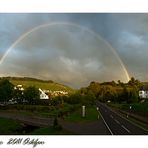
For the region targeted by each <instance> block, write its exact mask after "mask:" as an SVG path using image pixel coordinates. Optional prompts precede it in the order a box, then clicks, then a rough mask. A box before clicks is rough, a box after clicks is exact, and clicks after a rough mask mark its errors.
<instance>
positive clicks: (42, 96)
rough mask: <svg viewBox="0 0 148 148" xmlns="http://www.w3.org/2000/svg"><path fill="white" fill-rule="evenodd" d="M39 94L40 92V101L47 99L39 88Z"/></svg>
mask: <svg viewBox="0 0 148 148" xmlns="http://www.w3.org/2000/svg"><path fill="white" fill-rule="evenodd" d="M39 92H40V99H49V97H48V95H47V94H46V93H45V92H44V91H43V90H42V89H40V88H39Z"/></svg>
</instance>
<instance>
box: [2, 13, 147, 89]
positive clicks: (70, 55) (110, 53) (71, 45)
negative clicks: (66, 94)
mask: <svg viewBox="0 0 148 148" xmlns="http://www.w3.org/2000/svg"><path fill="white" fill-rule="evenodd" d="M45 24H46V25H45ZM147 47H148V14H142V13H140V14H136V13H134V14H128V13H123V14H122V13H121V14H118V13H65V14H64V13H55V14H54V13H35V14H31V13H0V76H27V77H35V78H41V79H46V80H53V81H55V82H58V83H63V84H65V85H69V86H71V87H73V88H80V87H83V86H87V85H89V83H90V82H91V81H99V82H103V81H112V80H115V81H117V80H121V81H123V82H127V81H128V79H129V77H132V76H134V77H135V78H136V79H139V80H140V81H148V75H147V73H148V69H147V66H148V64H147V63H148V58H147V57H148V49H147ZM8 49H9V52H8V53H7V51H8ZM6 53H7V54H6ZM127 72H128V75H129V76H127Z"/></svg>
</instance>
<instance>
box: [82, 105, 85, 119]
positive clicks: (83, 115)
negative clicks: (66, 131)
mask: <svg viewBox="0 0 148 148" xmlns="http://www.w3.org/2000/svg"><path fill="white" fill-rule="evenodd" d="M82 117H85V105H83V106H82Z"/></svg>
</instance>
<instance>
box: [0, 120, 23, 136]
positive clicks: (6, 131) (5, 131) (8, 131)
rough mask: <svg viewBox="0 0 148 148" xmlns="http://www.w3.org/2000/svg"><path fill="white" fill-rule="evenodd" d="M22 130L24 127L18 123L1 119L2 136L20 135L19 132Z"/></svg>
mask: <svg viewBox="0 0 148 148" xmlns="http://www.w3.org/2000/svg"><path fill="white" fill-rule="evenodd" d="M21 128H22V126H21V125H20V124H19V123H17V122H16V121H14V120H11V119H5V118H1V117H0V134H1V135H14V134H18V133H17V130H18V129H21Z"/></svg>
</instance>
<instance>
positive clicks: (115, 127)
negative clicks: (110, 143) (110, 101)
mask: <svg viewBox="0 0 148 148" xmlns="http://www.w3.org/2000/svg"><path fill="white" fill-rule="evenodd" d="M97 107H98V109H99V112H100V113H101V115H102V119H103V120H104V123H105V125H106V126H107V128H108V130H109V131H110V133H111V134H112V135H148V131H146V130H144V129H143V128H141V127H139V126H137V125H135V124H134V123H132V122H129V121H128V120H127V119H126V118H124V117H122V116H121V115H119V114H118V113H116V112H115V111H114V110H112V109H111V108H110V107H108V106H107V105H105V104H103V103H100V102H97Z"/></svg>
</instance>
